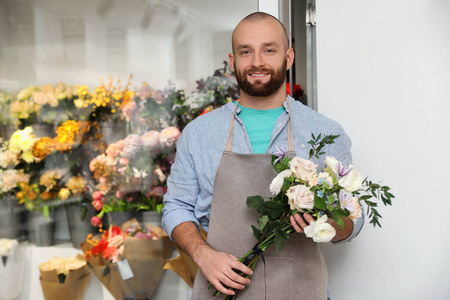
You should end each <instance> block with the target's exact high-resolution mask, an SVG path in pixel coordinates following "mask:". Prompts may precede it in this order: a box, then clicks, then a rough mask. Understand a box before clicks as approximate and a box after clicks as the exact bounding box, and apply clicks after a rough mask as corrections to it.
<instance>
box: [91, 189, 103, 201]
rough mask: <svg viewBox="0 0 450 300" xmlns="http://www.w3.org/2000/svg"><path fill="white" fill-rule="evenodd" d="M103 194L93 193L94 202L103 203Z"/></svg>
mask: <svg viewBox="0 0 450 300" xmlns="http://www.w3.org/2000/svg"><path fill="white" fill-rule="evenodd" d="M102 197H103V195H102V193H100V191H95V192H93V193H92V199H94V201H101V200H102Z"/></svg>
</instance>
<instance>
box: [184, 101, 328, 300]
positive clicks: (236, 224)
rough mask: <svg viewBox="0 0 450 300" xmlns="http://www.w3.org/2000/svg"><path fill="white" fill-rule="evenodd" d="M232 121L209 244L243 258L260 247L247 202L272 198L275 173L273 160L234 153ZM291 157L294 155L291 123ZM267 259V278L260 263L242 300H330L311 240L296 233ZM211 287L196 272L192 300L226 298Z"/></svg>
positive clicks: (213, 206)
mask: <svg viewBox="0 0 450 300" xmlns="http://www.w3.org/2000/svg"><path fill="white" fill-rule="evenodd" d="M288 103H289V101H288ZM289 110H290V103H289ZM289 115H291V114H289ZM234 116H235V113H233V117H232V119H231V125H230V132H229V135H228V141H227V145H226V147H225V151H224V152H223V156H222V159H221V161H220V165H219V168H218V170H217V174H216V178H215V181H214V192H213V198H212V204H211V215H210V223H209V231H208V238H207V242H208V244H209V245H211V247H213V248H214V249H216V250H218V251H223V252H226V253H230V254H232V255H234V256H236V257H241V256H242V255H244V254H245V253H247V252H248V251H249V250H251V249H252V248H253V246H254V245H255V244H256V239H255V238H254V237H253V232H252V229H251V227H250V225H255V226H256V227H258V225H257V222H256V220H257V218H258V217H259V215H258V213H257V211H256V210H255V209H253V208H248V207H247V205H246V200H247V196H255V195H261V196H263V197H270V196H272V195H271V193H270V191H269V185H270V183H271V182H272V180H273V178H275V176H276V175H277V172H276V171H275V169H274V168H273V167H272V165H271V158H272V154H239V153H233V152H231V145H232V136H233V126H234ZM288 155H289V156H292V155H295V149H294V138H293V133H292V125H291V118H290V117H289V121H288ZM264 257H265V261H266V275H265V274H264V263H263V262H262V260H261V259H259V261H258V262H257V264H256V268H255V270H254V272H253V275H252V276H251V277H250V279H251V283H250V284H249V285H248V286H246V287H245V288H244V289H243V290H241V291H239V293H238V297H237V299H238V300H245V299H252V300H254V299H257V300H258V299H265V297H266V299H268V300H284V299H292V300H293V299H305V300H320V299H322V300H325V299H327V269H326V265H325V261H324V259H323V256H322V253H321V251H320V249H319V246H318V245H317V244H316V243H314V242H313V241H312V239H309V238H306V237H305V235H304V234H296V233H293V234H292V235H291V237H290V238H289V239H288V240H287V241H284V248H283V250H282V251H280V252H277V251H276V248H275V246H274V245H273V246H271V247H270V248H269V249H267V250H266V251H265V252H264ZM208 286H209V283H208V282H207V281H206V279H205V277H204V276H203V274H202V272H201V271H200V269H198V271H197V275H196V278H195V283H194V287H193V292H192V296H191V300H200V299H214V300H218V299H223V297H224V295H223V294H221V295H220V296H218V297H213V296H212V294H213V293H214V292H215V291H216V289H215V288H214V287H212V289H210V290H208ZM266 289H267V290H266Z"/></svg>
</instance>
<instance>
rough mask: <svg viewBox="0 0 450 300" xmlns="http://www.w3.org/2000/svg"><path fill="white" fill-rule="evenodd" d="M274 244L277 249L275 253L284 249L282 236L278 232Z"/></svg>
mask: <svg viewBox="0 0 450 300" xmlns="http://www.w3.org/2000/svg"><path fill="white" fill-rule="evenodd" d="M274 244H275V247H276V248H277V251H281V250H282V249H283V247H284V244H283V236H282V235H281V234H279V233H278V232H277V233H275V238H274Z"/></svg>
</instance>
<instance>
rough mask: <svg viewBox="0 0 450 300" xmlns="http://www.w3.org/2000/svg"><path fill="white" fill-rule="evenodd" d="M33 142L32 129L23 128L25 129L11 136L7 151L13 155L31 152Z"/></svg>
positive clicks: (29, 127)
mask: <svg viewBox="0 0 450 300" xmlns="http://www.w3.org/2000/svg"><path fill="white" fill-rule="evenodd" d="M35 140H36V138H35V136H34V134H33V128H32V127H31V126H28V127H25V129H23V130H17V131H16V132H14V133H13V134H12V135H11V138H10V140H9V149H10V150H11V151H12V152H13V153H15V154H20V152H21V151H23V152H26V151H31V149H32V148H33V146H34V143H35Z"/></svg>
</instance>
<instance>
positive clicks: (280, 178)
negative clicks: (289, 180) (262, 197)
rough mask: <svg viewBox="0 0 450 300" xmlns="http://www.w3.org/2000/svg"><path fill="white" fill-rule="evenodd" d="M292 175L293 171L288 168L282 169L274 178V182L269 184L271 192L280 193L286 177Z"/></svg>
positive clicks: (273, 193)
mask: <svg viewBox="0 0 450 300" xmlns="http://www.w3.org/2000/svg"><path fill="white" fill-rule="evenodd" d="M291 175H292V171H291V170H289V169H287V170H284V171H281V172H280V173H279V174H278V175H277V176H276V177H275V178H274V179H273V180H272V183H271V184H270V186H269V189H270V192H271V193H272V195H278V193H279V192H280V191H281V188H282V187H283V183H284V178H286V177H290V176H291Z"/></svg>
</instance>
